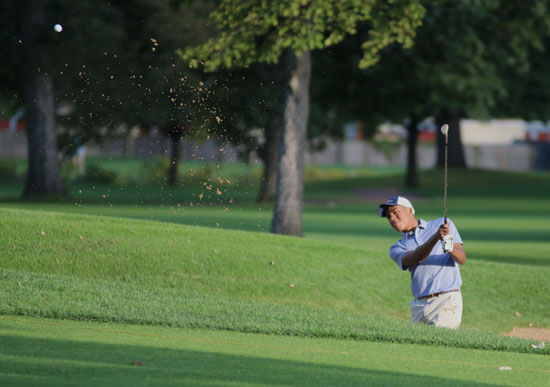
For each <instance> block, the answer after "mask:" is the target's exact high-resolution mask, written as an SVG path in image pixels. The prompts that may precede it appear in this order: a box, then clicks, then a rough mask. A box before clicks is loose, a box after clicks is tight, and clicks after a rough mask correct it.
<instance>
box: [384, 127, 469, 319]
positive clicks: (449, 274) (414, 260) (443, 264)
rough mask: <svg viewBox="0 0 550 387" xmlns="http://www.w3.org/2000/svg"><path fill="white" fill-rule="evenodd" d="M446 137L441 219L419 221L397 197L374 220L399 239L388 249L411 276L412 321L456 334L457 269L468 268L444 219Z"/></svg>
mask: <svg viewBox="0 0 550 387" xmlns="http://www.w3.org/2000/svg"><path fill="white" fill-rule="evenodd" d="M441 130H442V132H443V133H444V134H445V145H446V146H445V199H444V200H445V215H444V217H443V218H439V219H436V220H432V221H430V222H427V221H425V220H423V219H419V220H417V219H416V218H415V216H414V208H413V206H412V204H411V202H410V201H409V200H408V199H406V198H404V197H402V196H396V197H392V198H390V199H388V201H386V203H383V204H380V206H379V207H378V216H381V217H385V218H386V219H388V222H389V223H390V225H391V226H392V227H393V228H394V229H395V230H396V231H398V232H400V233H402V234H403V237H402V238H401V239H400V240H399V241H397V242H396V243H395V244H394V245H392V246H391V247H390V257H391V259H392V260H393V261H394V262H395V263H396V264H397V265H398V266H399V267H400V268H401V270H403V271H405V270H408V271H409V272H410V273H411V290H412V293H413V296H414V300H412V301H411V304H410V307H411V321H412V322H423V323H426V324H429V325H435V326H438V327H445V328H451V329H457V328H458V327H459V326H460V322H461V319H462V294H461V293H460V287H461V286H462V278H461V276H460V270H459V268H458V264H460V265H463V264H464V263H466V254H465V253H464V249H463V248H462V239H461V238H460V235H459V233H458V230H457V229H456V227H455V226H454V224H453V222H451V220H450V219H447V157H446V156H447V131H448V126H447V125H444V126H443V127H442V128H441Z"/></svg>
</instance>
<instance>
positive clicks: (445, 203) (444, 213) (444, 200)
mask: <svg viewBox="0 0 550 387" xmlns="http://www.w3.org/2000/svg"><path fill="white" fill-rule="evenodd" d="M448 147H449V137H448V135H447V134H445V190H444V194H443V203H444V204H443V205H444V208H443V218H444V222H443V223H444V224H446V223H447V149H448Z"/></svg>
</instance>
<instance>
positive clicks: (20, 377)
mask: <svg viewBox="0 0 550 387" xmlns="http://www.w3.org/2000/svg"><path fill="white" fill-rule="evenodd" d="M0 342H2V343H3V345H2V346H1V347H0V370H9V372H5V373H0V382H1V384H2V385H18V386H19V385H21V386H22V385H25V386H32V385H40V386H46V385H51V386H63V385H68V386H75V385H102V386H108V385H113V386H115V385H116V386H118V385H128V386H138V385H147V386H152V385H158V386H164V385H185V386H191V385H193V386H211V385H245V384H254V385H286V386H288V385H301V386H304V385H312V386H313V385H314V386H342V385H407V386H426V385H433V386H435V385H453V386H491V385H493V384H487V383H475V382H471V381H468V382H466V381H460V380H456V379H447V378H443V377H433V376H423V375H414V374H408V373H405V372H401V373H396V372H388V371H379V370H374V369H369V368H366V367H365V368H356V367H346V366H334V365H333V366H331V365H327V364H323V365H321V364H316V363H309V362H305V361H295V360H281V359H276V358H269V357H257V356H248V355H247V356H244V355H235V354H226V353H214V352H203V351H196V350H187V349H181V350H174V349H167V348H158V347H156V348H152V347H146V346H136V345H120V344H105V343H97V342H84V343H83V342H73V341H69V340H52V339H38V338H26V337H20V336H11V335H10V336H0ZM136 361H139V362H141V363H143V365H141V366H136V365H133V364H132V363H133V362H136ZM388 361H389V360H388Z"/></svg>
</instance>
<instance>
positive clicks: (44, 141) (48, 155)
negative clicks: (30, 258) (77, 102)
mask: <svg viewBox="0 0 550 387" xmlns="http://www.w3.org/2000/svg"><path fill="white" fill-rule="evenodd" d="M23 12H24V15H23V28H24V39H25V42H24V44H25V45H26V47H25V49H26V54H27V58H26V64H25V68H24V82H25V85H24V86H25V105H26V110H25V112H26V119H27V140H28V145H27V153H28V171H27V178H26V182H25V188H24V190H23V196H24V197H30V196H46V195H65V194H66V193H67V191H66V189H65V186H64V185H63V182H62V181H61V175H60V172H59V160H58V156H57V144H56V133H55V106H54V95H53V81H52V78H51V76H50V75H49V74H48V73H47V67H46V65H45V63H47V62H46V60H45V58H46V57H47V51H48V50H47V41H46V38H45V36H44V34H45V31H49V30H50V28H49V27H48V26H47V18H46V12H45V9H44V4H43V2H42V1H40V0H28V1H27V4H26V5H25V7H23Z"/></svg>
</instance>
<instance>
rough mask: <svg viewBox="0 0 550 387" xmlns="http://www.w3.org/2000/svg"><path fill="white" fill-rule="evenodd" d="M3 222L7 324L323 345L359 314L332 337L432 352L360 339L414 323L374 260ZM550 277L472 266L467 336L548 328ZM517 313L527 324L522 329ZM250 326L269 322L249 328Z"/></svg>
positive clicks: (393, 333) (258, 237)
mask: <svg viewBox="0 0 550 387" xmlns="http://www.w3.org/2000/svg"><path fill="white" fill-rule="evenodd" d="M0 213H1V214H2V218H3V219H4V220H5V221H6V222H7V223H8V224H10V227H9V229H7V230H5V232H4V233H3V234H2V236H1V237H0V238H1V239H0V240H1V241H2V246H3V250H4V251H6V252H7V254H5V259H4V260H3V264H2V267H3V269H4V272H3V278H4V279H3V281H2V283H3V292H4V293H6V294H10V295H11V296H10V297H6V298H5V300H4V301H3V302H2V304H0V305H1V309H0V310H2V311H3V313H9V314H12V313H16V314H25V315H33V314H36V315H40V316H45V317H55V316H59V317H63V318H76V319H97V320H102V319H103V320H104V319H106V320H113V321H126V322H136V323H154V324H162V323H166V324H175V325H195V324H196V322H197V321H199V322H200V321H202V322H203V323H204V324H206V325H204V326H207V327H216V328H222V329H233V330H244V331H255V332H256V331H259V332H273V333H286V334H299V335H314V336H317V335H322V333H319V332H323V328H324V327H326V329H328V327H329V326H331V324H332V325H334V321H339V320H341V321H347V320H346V319H345V318H343V317H342V316H344V315H341V314H335V315H332V314H331V313H336V312H335V311H339V312H342V313H351V314H350V317H349V318H350V319H351V320H350V322H349V324H350V326H352V327H356V328H346V327H345V326H342V325H335V326H334V327H333V328H331V330H330V333H327V335H328V336H332V337H340V336H338V335H339V334H341V335H343V337H354V336H357V337H365V338H369V339H372V338H373V337H377V335H378V336H380V337H381V339H382V338H383V339H384V340H388V341H395V340H397V341H399V340H405V341H406V342H410V340H413V339H412V338H411V337H417V339H416V340H431V339H430V338H429V337H430V335H429V334H428V335H426V334H418V333H414V334H412V335H409V334H407V331H409V330H410V329H416V328H418V329H421V327H417V326H415V328H410V327H408V326H407V327H403V326H398V327H397V328H395V329H393V330H390V331H385V330H384V327H386V326H388V322H387V321H382V322H373V323H372V324H373V326H376V327H377V328H375V329H374V332H375V333H374V336H372V335H371V336H369V335H365V333H364V332H363V331H364V330H365V329H366V327H365V325H364V324H363V325H362V324H360V323H359V322H361V321H362V319H365V318H367V317H373V318H387V317H393V318H398V319H403V320H406V319H407V318H408V314H409V311H408V307H407V306H408V300H409V298H410V296H409V290H408V285H409V283H408V282H409V281H408V275H407V274H405V273H401V272H400V271H399V270H397V269H396V267H394V264H393V263H392V262H391V261H390V260H389V259H387V258H386V257H385V256H381V255H379V253H377V252H376V250H370V249H363V248H359V247H355V246H345V245H343V244H334V243H328V242H321V241H316V240H308V239H299V238H289V237H282V236H277V235H271V234H256V233H248V232H242V231H233V230H215V229H211V228H202V227H192V226H185V225H175V224H169V223H160V222H148V221H140V220H128V219H126V220H124V219H120V218H105V217H97V216H82V215H74V214H70V215H69V214H61V213H54V212H51V213H41V212H30V211H24V210H7V209H4V210H0ZM42 233H43V234H45V235H42ZM271 262H273V263H274V264H271ZM39 273H42V274H48V275H53V276H46V277H44V276H40V275H39ZM548 274H549V270H548V269H546V268H545V269H543V270H541V269H540V268H536V267H529V266H521V265H504V266H503V265H501V264H495V263H491V262H483V261H480V262H472V263H470V264H468V265H465V266H464V268H463V276H464V282H465V283H466V284H468V285H467V286H465V287H464V289H463V294H464V299H465V303H466V308H465V313H464V324H463V326H464V327H465V328H469V329H470V330H472V329H477V330H483V331H487V330H490V331H493V332H503V331H509V330H511V329H512V328H513V327H514V325H519V324H528V323H533V324H535V325H540V326H548V325H549V323H550V321H549V318H548V313H547V311H546V307H545V306H546V305H548V304H549V303H550V295H549V294H548V293H543V294H537V292H538V290H539V289H540V286H539V284H540V283H544V282H545V279H546V278H547V276H548ZM85 280H88V281H85ZM95 281H99V282H95ZM495 283H502V284H503V285H504V284H506V286H502V287H501V288H498V287H495V286H494V285H495ZM124 285H128V286H130V287H129V288H124V287H123V286H124ZM291 285H292V287H291ZM109 289H111V290H112V291H109ZM119 290H120V292H121V293H118V291H119ZM56 292H57V293H59V294H57V293H56ZM158 292H160V293H158ZM157 293H158V294H159V295H157V296H155V295H156V294H157ZM101 294H105V297H107V298H106V299H105V300H103V298H102V297H100V295H101ZM174 294H175V295H178V294H179V295H181V297H180V298H178V297H175V296H174ZM198 294H200V295H201V296H203V297H205V298H204V299H202V298H199V299H198V301H190V302H191V303H192V304H197V305H199V309H198V312H196V313H195V312H189V313H190V314H189V315H187V314H186V313H184V314H183V315H182V316H179V315H178V313H176V312H177V310H178V309H177V308H178V307H180V306H181V305H182V304H184V303H185V300H186V295H187V296H188V297H190V299H191V300H196V299H197V298H196V295H198ZM134 296H135V297H137V298H135V300H134V301H132V302H130V300H133V298H132V297H134ZM207 296H211V298H208V297H207ZM226 298H227V299H229V301H225V299H226ZM163 299H166V303H164V302H162V300H163ZM147 300H151V301H149V302H147ZM232 300H236V301H232ZM239 302H244V304H242V308H241V307H240V306H239V307H237V306H235V305H241V304H239ZM234 303H235V305H234ZM250 303H251V304H250ZM254 303H259V304H258V305H256V304H254ZM106 305H110V307H109V308H106V307H105V306H106ZM134 305H141V308H138V309H135V306H134ZM155 305H158V306H157V307H156V308H155ZM220 305H221V306H220ZM169 306H170V307H169ZM218 307H219V308H218ZM285 307H288V310H286V309H284V308H285ZM128 308H129V309H128ZM159 308H160V309H159ZM220 308H221V309H220ZM277 308H283V309H282V310H281V311H279V309H277ZM293 308H296V309H293ZM310 309H311V310H314V311H313V312H312V311H311V310H310ZM209 311H210V312H209ZM212 311H216V312H212ZM222 311H225V312H223V313H222ZM516 311H520V312H521V313H522V314H523V316H524V317H517V316H516V315H515V312H516ZM209 313H210V314H212V316H210V318H207V317H208V316H209ZM231 313H233V314H231ZM287 313H288V315H290V316H293V317H292V319H291V321H287V320H284V319H283V320H282V321H283V323H282V324H281V325H278V324H275V325H272V326H271V325H270V324H272V323H271V322H270V321H269V318H270V316H285V315H286V314H287ZM149 314H151V316H150V317H147V316H149ZM205 316H206V317H205ZM246 316H253V317H256V316H264V317H262V318H260V317H258V318H259V321H255V320H254V319H252V320H251V321H249V322H248V323H246V324H244V322H246V321H248V320H247V318H245V317H246ZM323 316H325V317H323ZM274 318H275V320H280V319H281V318H282V317H274ZM293 319H295V320H296V322H297V324H298V325H297V326H296V327H295V328H292V329H291V328H288V331H284V328H281V327H292V326H293V324H292V323H291V322H292V321H293ZM240 324H244V325H240ZM369 324H370V322H369ZM369 324H367V326H368V325H369ZM270 326H271V327H270ZM268 327H270V328H268ZM262 329H266V330H262ZM283 331H284V332H283ZM413 332H415V331H413ZM427 332H433V331H427ZM434 334H435V333H434ZM435 335H436V336H437V334H435ZM469 335H473V336H472V337H477V336H476V334H475V332H473V331H471V332H467V333H465V334H464V337H462V336H461V337H459V338H457V339H456V340H455V341H452V340H451V341H445V340H443V341H440V339H434V341H433V343H439V344H444V345H456V346H464V345H471V346H472V347H478V348H480V347H484V348H487V343H486V342H484V340H485V339H483V338H481V339H479V340H478V339H473V341H476V340H478V341H479V342H480V343H481V344H464V343H466V342H468V340H470V339H469V338H468V337H469ZM444 336H445V337H447V339H448V338H449V337H451V336H449V335H444ZM400 337H401V338H400ZM447 339H446V340H447ZM495 340H496V339H494V338H492V339H491V341H490V343H495ZM416 342H418V341H416ZM420 342H423V341H420ZM430 342H432V341H430ZM491 345H493V344H489V346H491ZM495 345H496V344H495ZM522 345H523V347H526V348H528V346H525V345H524V344H522ZM505 347H506V346H504V347H502V348H505ZM514 348H515V347H514ZM514 350H518V349H514Z"/></svg>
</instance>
